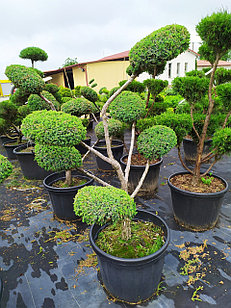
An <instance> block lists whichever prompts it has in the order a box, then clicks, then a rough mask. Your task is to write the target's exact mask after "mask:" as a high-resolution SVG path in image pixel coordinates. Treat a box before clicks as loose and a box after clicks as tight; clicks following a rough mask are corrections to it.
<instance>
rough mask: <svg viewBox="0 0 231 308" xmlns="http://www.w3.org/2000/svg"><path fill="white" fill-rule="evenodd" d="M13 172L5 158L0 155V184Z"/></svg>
mask: <svg viewBox="0 0 231 308" xmlns="http://www.w3.org/2000/svg"><path fill="white" fill-rule="evenodd" d="M12 171H13V166H12V164H11V163H10V162H9V161H8V159H7V158H6V157H4V156H3V155H0V183H2V182H3V181H4V180H5V179H6V178H7V177H8V176H9V175H10V174H11V173H12Z"/></svg>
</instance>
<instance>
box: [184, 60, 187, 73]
mask: <svg viewBox="0 0 231 308" xmlns="http://www.w3.org/2000/svg"><path fill="white" fill-rule="evenodd" d="M187 71H188V63H187V62H185V64H184V72H185V73H186V72H187Z"/></svg>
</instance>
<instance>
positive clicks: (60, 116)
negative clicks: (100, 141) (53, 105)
mask: <svg viewBox="0 0 231 308" xmlns="http://www.w3.org/2000/svg"><path fill="white" fill-rule="evenodd" d="M22 131H23V133H24V135H25V136H26V137H27V138H28V139H29V140H33V141H34V142H35V143H36V145H35V160H36V161H37V162H38V165H39V166H41V167H42V168H44V169H45V170H47V171H57V172H58V171H62V170H65V172H66V181H65V184H66V185H67V186H71V182H72V178H71V170H72V169H75V168H78V167H80V166H81V164H82V157H81V154H80V153H79V151H78V150H76V149H75V147H74V146H75V145H77V144H79V143H80V141H81V140H84V139H85V137H86V128H85V127H84V126H83V125H82V121H81V120H80V119H79V118H77V117H75V116H72V115H70V114H67V113H64V112H57V111H53V110H50V111H47V110H42V111H35V112H33V113H31V114H29V115H28V116H27V117H26V118H25V119H24V120H23V123H22Z"/></svg>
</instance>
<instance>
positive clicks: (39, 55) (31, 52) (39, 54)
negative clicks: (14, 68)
mask: <svg viewBox="0 0 231 308" xmlns="http://www.w3.org/2000/svg"><path fill="white" fill-rule="evenodd" d="M19 57H20V58H22V59H30V60H31V61H46V60H47V59H48V55H47V53H46V52H45V51H44V50H42V49H41V48H38V47H27V48H24V49H23V50H21V52H20V54H19Z"/></svg>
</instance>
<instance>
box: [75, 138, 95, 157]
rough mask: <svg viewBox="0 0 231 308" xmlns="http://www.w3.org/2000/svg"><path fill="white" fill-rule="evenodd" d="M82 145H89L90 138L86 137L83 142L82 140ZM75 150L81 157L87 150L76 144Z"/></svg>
mask: <svg viewBox="0 0 231 308" xmlns="http://www.w3.org/2000/svg"><path fill="white" fill-rule="evenodd" d="M83 142H84V143H86V144H87V145H89V146H90V145H91V137H90V136H87V137H86V139H85V140H83ZM75 148H76V149H77V150H78V151H79V152H80V154H81V155H84V154H86V153H87V151H88V150H87V148H85V147H84V146H83V145H82V144H80V143H79V144H77V145H75Z"/></svg>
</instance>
